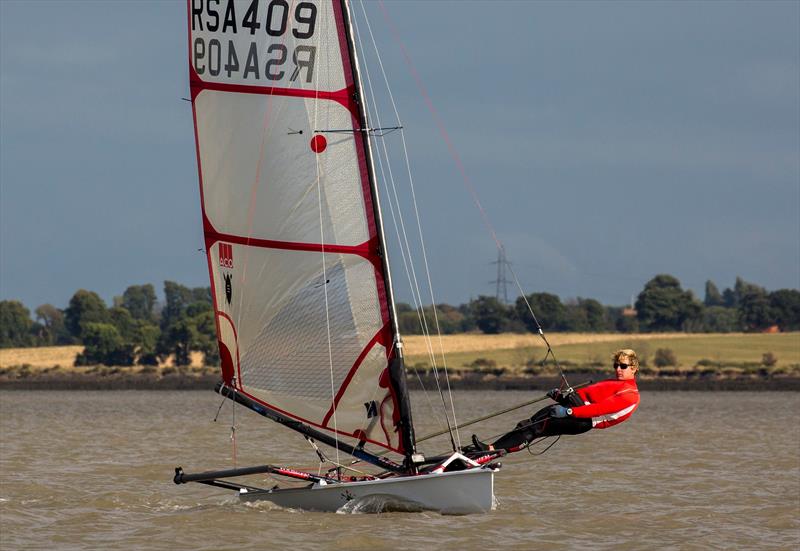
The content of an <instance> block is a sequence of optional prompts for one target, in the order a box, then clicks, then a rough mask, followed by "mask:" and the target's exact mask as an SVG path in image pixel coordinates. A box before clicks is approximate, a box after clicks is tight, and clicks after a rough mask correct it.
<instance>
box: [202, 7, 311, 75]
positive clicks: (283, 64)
mask: <svg viewBox="0 0 800 551" xmlns="http://www.w3.org/2000/svg"><path fill="white" fill-rule="evenodd" d="M237 6H238V7H237ZM316 25H317V6H316V5H315V4H313V3H311V2H298V3H297V4H294V5H293V6H292V7H291V8H290V5H289V2H288V1H287V0H252V1H251V2H249V3H247V2H236V1H235V0H227V1H225V0H192V5H191V29H192V36H193V39H192V65H193V66H194V69H195V71H196V72H197V74H198V75H201V76H203V75H210V76H212V77H217V76H220V75H222V76H225V77H228V78H232V77H236V78H237V79H246V80H248V79H252V80H254V81H258V80H262V79H265V80H268V81H280V80H283V79H284V78H285V77H286V76H287V75H288V79H289V81H290V82H295V81H297V80H298V78H299V79H301V80H304V81H305V82H307V83H310V82H312V79H313V73H314V61H315V58H316V52H317V48H316V46H314V45H313V43H311V42H309V43H306V44H303V43H302V41H307V40H309V41H310V39H311V38H312V37H313V36H314V31H315V29H316ZM259 35H260V36H259ZM246 37H249V40H248V39H247V38H246ZM276 39H277V40H276ZM289 40H291V42H292V45H289V44H287V42H288V41H289ZM298 41H300V42H301V43H298ZM287 65H288V66H287Z"/></svg>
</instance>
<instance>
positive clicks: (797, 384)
mask: <svg viewBox="0 0 800 551" xmlns="http://www.w3.org/2000/svg"><path fill="white" fill-rule="evenodd" d="M567 376H568V377H569V379H570V382H571V383H572V384H574V385H578V384H582V383H584V382H588V381H590V380H592V381H599V380H602V379H605V378H608V374H606V373H591V374H587V373H581V372H578V373H567ZM218 381H219V375H218V374H216V373H213V374H212V373H208V372H205V373H191V372H190V373H179V372H175V373H169V374H160V373H125V372H120V371H113V372H108V373H79V372H72V373H65V372H60V373H58V372H57V373H30V374H29V375H27V376H25V377H8V376H5V375H3V376H0V390H19V391H26V390H28V391H30V390H146V391H154V390H213V389H214V386H215V385H216V384H217V382H218ZM559 384H560V379H559V377H557V376H513V375H487V374H485V373H463V372H462V373H454V374H452V375H451V377H450V388H452V389H453V390H547V389H550V388H554V387H557V386H559ZM637 384H638V386H639V388H640V389H641V390H643V391H793V392H798V391H800V377H795V376H759V375H752V376H747V375H742V376H737V377H703V376H695V375H693V374H686V375H684V376H678V377H675V376H669V377H646V378H642V379H640V380H639V381H637ZM408 387H409V389H411V390H422V389H423V388H424V389H428V390H430V389H434V388H436V380H435V378H434V377H433V375H431V374H425V375H422V376H421V377H416V376H414V375H413V374H409V378H408Z"/></svg>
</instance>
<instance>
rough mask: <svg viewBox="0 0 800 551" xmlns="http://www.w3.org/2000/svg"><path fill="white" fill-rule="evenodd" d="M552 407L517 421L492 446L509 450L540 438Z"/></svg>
mask: <svg viewBox="0 0 800 551" xmlns="http://www.w3.org/2000/svg"><path fill="white" fill-rule="evenodd" d="M551 408H552V406H547V407H546V408H542V409H540V410H539V411H537V412H536V413H534V414H533V416H532V417H531V418H530V419H523V420H522V421H520V422H519V423H517V426H516V428H514V430H512V431H510V432H507V433H506V434H504V435H503V436H501V437H500V438H498V439H497V440H496V441H495V442H494V443H493V444H492V447H493V448H494V449H496V450H499V449H505V450H508V449H511V448H516V447H519V446H521V445H523V444H526V443H528V442H531V441H533V440H534V439H535V438H539V436H541V434H540V432H541V431H542V429H543V428H544V426H546V424H547V420H548V418H549V417H550V409H551Z"/></svg>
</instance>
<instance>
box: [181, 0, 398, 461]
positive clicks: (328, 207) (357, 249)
mask: <svg viewBox="0 0 800 551" xmlns="http://www.w3.org/2000/svg"><path fill="white" fill-rule="evenodd" d="M212 5H213V4H212V3H204V2H192V1H191V0H190V1H189V2H188V6H189V8H188V11H189V42H190V55H189V66H190V86H191V90H192V94H191V95H192V104H193V114H194V125H195V136H196V148H197V156H198V170H199V179H200V192H201V206H202V215H203V218H202V219H203V230H204V236H205V241H206V251H207V256H208V268H209V276H210V280H211V289H212V295H213V299H214V305H215V311H216V323H217V330H218V338H219V343H220V356H221V358H222V373H223V381H224V383H225V385H227V386H229V387H233V388H235V389H236V391H237V392H238V393H241V394H243V395H245V396H247V397H248V398H249V399H251V400H254V401H255V402H257V403H261V404H263V405H265V406H268V407H269V408H271V409H272V410H274V411H278V412H280V413H281V414H282V415H285V416H288V417H290V418H293V419H296V420H298V421H301V422H303V423H306V424H307V425H309V426H314V427H317V428H319V429H322V430H326V431H329V432H331V433H335V434H336V436H337V438H339V439H340V440H341V439H350V440H352V441H354V443H356V444H361V443H372V444H375V445H377V446H381V447H384V448H387V449H389V450H393V451H396V452H398V453H402V454H405V455H408V454H409V453H410V451H411V449H412V448H413V436H410V435H411V434H412V433H411V431H412V430H413V429H412V427H411V422H410V410H409V407H408V398H407V393H406V391H405V385H404V379H403V384H402V385H400V384H399V383H398V369H402V362H400V363H399V366H400V367H399V368H398V360H399V357H398V351H397V349H396V347H395V341H396V338H397V336H396V323H395V321H394V316H393V307H392V304H391V300H392V299H391V286H390V278H389V274H388V264H387V262H386V259H385V256H384V254H383V253H382V251H384V250H385V247H384V244H383V237H382V227H381V222H380V212H379V210H378V203H377V192H376V190H375V187H374V182H373V181H372V175H371V160H370V151H369V141H368V136H366V135H365V133H362V132H360V131H359V129H361V128H367V125H366V118H365V116H364V113H363V110H362V109H361V107H360V105H359V101H360V99H359V98H360V90H359V85H358V80H357V72H356V69H355V68H356V64H355V60H354V57H353V56H354V53H353V52H352V48H351V47H350V46H349V44H350V43H349V39H348V32H350V31H349V23H348V21H347V8H346V6H344V5H343V4H342V3H341V1H340V0H317V1H314V2H310V1H303V2H291V3H289V2H285V1H283V0H271V1H270V0H262V1H260V2H258V1H256V2H253V1H252V0H233V1H232V2H229V3H228V5H229V6H232V7H231V8H230V9H229V13H227V12H226V14H225V21H224V24H223V22H222V18H221V17H219V18H215V16H214V12H213V10H212V7H211V6H212ZM229 14H230V15H229ZM325 129H352V133H340V134H326V133H323V132H319V131H320V130H325ZM329 347H330V350H329ZM403 376H404V375H403ZM331 383H333V384H331ZM334 418H335V423H334V422H333V419H334ZM333 425H335V426H333ZM342 441H344V440H342Z"/></svg>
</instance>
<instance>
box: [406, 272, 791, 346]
mask: <svg viewBox="0 0 800 551" xmlns="http://www.w3.org/2000/svg"><path fill="white" fill-rule="evenodd" d="M529 305H530V309H532V310H533V312H534V314H535V315H536V319H534V317H533V316H531V314H530V310H529V308H528V306H529ZM423 311H424V314H425V315H424V319H423V316H422V315H421V314H420V313H419V312H418V311H417V310H415V309H413V308H412V307H410V306H409V305H407V304H398V318H399V323H400V331H401V332H402V333H406V334H419V333H421V332H422V327H423V326H427V329H428V331H429V332H430V333H436V324H437V321H438V325H439V329H440V331H441V332H442V333H463V332H469V331H481V332H483V333H504V332H519V333H521V332H528V331H530V332H537V331H538V327H537V325H536V320H538V322H539V324H541V326H542V328H543V329H545V330H546V331H571V332H590V333H613V332H619V333H637V332H661V331H684V332H693V333H701V332H706V333H730V332H735V331H765V330H769V329H772V328H777V329H778V330H781V331H796V330H798V329H800V291H798V290H797V289H780V290H777V291H772V292H769V291H767V290H766V289H764V288H763V287H760V286H758V285H755V284H753V283H748V282H746V281H744V280H743V279H742V278H736V284H735V285H734V286H733V288H728V289H725V290H724V291H722V292H720V291H719V288H718V287H717V286H716V285H715V284H714V282H713V281H707V282H706V289H705V299H704V300H703V301H700V300H699V299H698V298H696V297H695V296H694V294H693V293H692V291H689V290H684V289H683V288H682V287H681V283H680V281H678V279H677V278H675V277H673V276H671V275H667V274H661V275H657V276H655V277H654V278H653V279H651V280H650V281H648V282H647V283H646V284H645V286H644V289H642V291H641V292H640V293H639V296H638V298H637V300H636V303H635V304H634V306H633V308H630V307H624V306H604V305H603V304H601V303H600V302H598V301H597V300H595V299H591V298H577V299H572V300H568V301H566V302H562V301H561V299H560V298H559V297H558V296H557V295H553V294H550V293H533V294H530V295H527V296H525V297H521V296H520V297H518V298H517V300H516V302H515V303H514V304H512V305H506V304H503V303H502V302H500V301H498V300H497V299H496V298H494V297H488V296H480V297H478V298H476V299H473V300H471V301H469V302H468V303H467V304H462V305H460V306H450V305H447V304H442V305H438V306H437V307H436V312H434V311H433V308H431V307H430V306H427V307H425V308H424V309H423Z"/></svg>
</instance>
